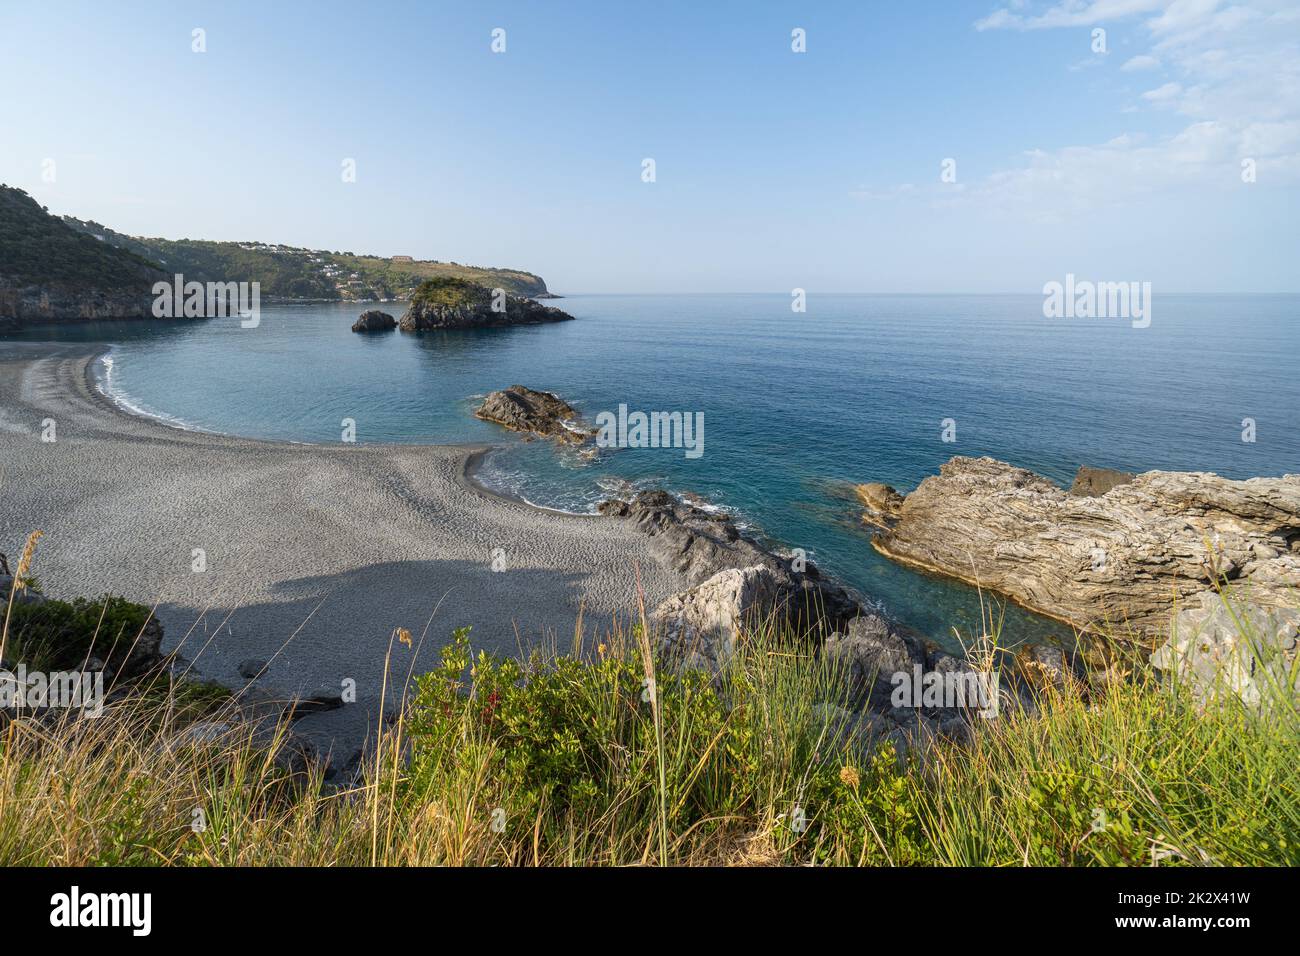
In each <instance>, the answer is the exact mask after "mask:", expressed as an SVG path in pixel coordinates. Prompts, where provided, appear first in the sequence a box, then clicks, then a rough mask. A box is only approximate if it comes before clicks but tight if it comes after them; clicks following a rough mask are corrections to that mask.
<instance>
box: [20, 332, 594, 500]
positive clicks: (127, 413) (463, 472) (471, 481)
mask: <svg viewBox="0 0 1300 956" xmlns="http://www.w3.org/2000/svg"><path fill="white" fill-rule="evenodd" d="M23 344H29V345H34V346H39V345H47V344H49V345H61V344H62V343H45V342H30V343H23ZM4 345H5V343H4V342H2V341H0V348H3V346H4ZM96 348H97V351H95V352H94V353H93V354H90V355H88V356H87V357H86V359H85V370H84V371H85V375H84V380H85V388H86V394H87V395H88V397H90V398H91V399H93V400H95V401H98V402H99V403H100V404H101V405H102V406H103V407H104V408H105V409H106V410H108V411H110V412H113V413H114V414H116V415H121V416H123V417H125V418H128V419H130V420H131V421H134V422H143V423H147V424H151V425H156V426H158V427H160V428H165V429H168V430H169V431H176V432H181V433H183V434H190V435H207V436H211V437H213V438H225V439H230V440H233V441H240V442H250V443H256V444H260V445H268V446H271V447H276V446H284V447H307V448H335V447H340V446H341V445H342V443H339V442H334V443H326V442H312V441H293V440H290V439H286V438H255V437H251V436H248V435H237V434H234V433H232V432H218V431H212V430H211V429H207V428H200V427H198V426H197V425H181V424H178V423H176V422H174V421H169V420H168V419H167V418H164V417H163V416H162V415H160V414H157V413H149V412H147V411H145V410H142V409H134V408H131V407H129V406H127V405H126V404H124V403H123V402H121V401H119V400H118V399H115V398H114V397H113V396H112V395H110V394H108V392H106V391H105V390H104V389H102V388H101V387H100V386H99V383H98V382H97V381H95V372H94V369H95V365H96V363H100V362H102V361H103V360H104V358H105V357H106V356H108V354H109V352H110V351H111V350H112V348H113V346H112V345H111V344H109V345H103V346H96ZM353 447H358V448H442V449H454V450H458V451H462V452H463V453H464V457H463V460H462V464H461V468H460V472H459V476H460V479H461V480H462V481H463V482H464V484H465V487H466V488H469V489H470V490H472V491H476V492H478V493H479V494H482V495H483V496H485V497H487V498H492V499H495V500H500V501H508V502H511V503H513V504H518V505H523V506H524V507H525V508H532V509H533V510H535V511H538V512H541V513H543V514H561V515H568V516H571V517H574V518H599V517H601V516H600V515H599V514H595V513H582V512H577V511H565V510H564V509H562V508H548V507H546V506H545V505H539V504H534V503H533V502H531V501H529V500H528V499H527V498H524V497H523V496H522V495H513V494H510V493H509V492H505V491H498V490H496V489H495V488H490V487H488V486H487V485H485V484H483V483H482V481H480V480H479V479H478V478H477V477H476V473H477V472H478V471H479V469H480V468H482V466H483V464H484V460H485V459H486V458H487V456H488V455H489V454H491V453H492V452H494V451H497V450H499V449H500V448H501V447H502V446H500V445H495V444H483V443H481V442H357V443H356V444H355V445H354V446H353Z"/></svg>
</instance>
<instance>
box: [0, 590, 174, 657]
mask: <svg viewBox="0 0 1300 956" xmlns="http://www.w3.org/2000/svg"><path fill="white" fill-rule="evenodd" d="M152 616H153V612H152V611H151V610H150V609H149V608H147V607H145V606H144V605H142V604H134V603H132V602H131V601H128V600H126V599H125V598H121V597H113V596H111V595H104V596H103V597H101V598H98V599H96V600H93V601H92V600H87V599H85V598H77V599H76V600H75V601H71V602H68V601H56V600H47V601H42V602H40V603H30V604H26V603H24V604H18V603H16V604H14V606H13V608H12V609H11V610H10V612H9V622H8V625H9V643H8V645H7V647H6V649H5V657H6V658H8V659H9V660H11V661H22V662H23V663H25V664H26V665H27V666H28V667H29V668H30V669H32V670H43V671H55V670H78V669H80V668H81V667H82V666H83V664H84V663H85V661H86V659H87V658H88V657H92V656H93V657H97V658H99V659H100V660H101V661H105V662H107V663H108V664H109V666H110V669H111V670H115V669H116V668H118V667H120V666H121V665H122V664H123V663H124V662H125V661H126V660H127V659H128V655H130V654H131V653H132V649H133V648H137V650H138V647H139V645H138V644H137V638H140V637H141V635H142V634H145V628H146V625H147V624H148V623H149V621H150V619H151V618H152Z"/></svg>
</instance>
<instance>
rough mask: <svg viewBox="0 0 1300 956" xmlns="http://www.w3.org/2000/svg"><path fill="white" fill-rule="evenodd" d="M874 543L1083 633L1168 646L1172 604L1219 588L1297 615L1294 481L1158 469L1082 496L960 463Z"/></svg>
mask: <svg viewBox="0 0 1300 956" xmlns="http://www.w3.org/2000/svg"><path fill="white" fill-rule="evenodd" d="M874 543H875V545H876V547H877V548H878V549H879V550H880V551H881V552H883V553H884V554H886V555H887V556H889V557H892V558H896V559H898V560H900V561H903V562H905V563H908V564H912V565H916V566H920V567H923V568H926V569H930V570H933V571H938V572H941V573H944V574H948V575H951V576H953V577H957V578H960V579H962V580H965V581H968V582H970V583H973V584H978V585H979V586H981V587H984V588H988V589H990V590H994V591H999V592H1001V593H1003V594H1006V595H1009V596H1010V597H1012V598H1014V599H1015V600H1017V601H1019V602H1020V603H1022V604H1024V605H1026V606H1027V607H1029V608H1031V609H1033V610H1036V611H1039V612H1041V613H1044V614H1048V615H1051V616H1053V617H1056V618H1059V619H1062V620H1065V621H1068V622H1070V623H1072V624H1074V625H1076V626H1078V627H1080V628H1085V629H1093V630H1098V631H1100V630H1111V629H1115V630H1117V631H1118V632H1119V633H1120V634H1121V635H1123V634H1129V635H1131V634H1134V633H1136V634H1139V635H1145V636H1160V637H1162V638H1163V636H1164V635H1165V634H1167V633H1168V630H1169V625H1170V622H1171V615H1172V612H1173V609H1174V606H1175V601H1178V602H1179V604H1180V605H1184V604H1187V603H1188V602H1189V601H1200V600H1201V598H1200V597H1199V596H1200V595H1201V594H1202V592H1211V591H1213V590H1214V589H1215V587H1216V586H1218V585H1221V584H1223V583H1227V584H1229V585H1231V587H1232V589H1233V590H1234V592H1236V593H1238V594H1239V595H1240V596H1241V597H1243V598H1246V599H1248V600H1249V601H1250V602H1251V603H1252V604H1255V605H1258V606H1263V607H1294V606H1295V597H1294V591H1293V589H1294V588H1295V587H1296V586H1297V584H1300V475H1290V476H1286V477H1283V478H1252V479H1249V480H1247V481H1232V480H1229V479H1227V478H1221V477H1219V476H1218V475H1214V474H1208V473H1203V472H1161V471H1150V472H1146V473H1145V474H1142V475H1138V476H1136V477H1135V478H1133V480H1132V481H1130V482H1128V483H1126V484H1116V485H1114V486H1113V487H1111V488H1110V490H1109V491H1107V492H1106V493H1105V494H1104V495H1102V496H1100V497H1087V496H1080V495H1073V494H1070V493H1068V492H1066V491H1064V490H1062V489H1061V488H1059V487H1058V486H1057V485H1055V484H1053V483H1052V482H1050V481H1048V480H1047V479H1046V478H1042V477H1040V476H1039V475H1036V474H1034V473H1033V472H1030V471H1026V470H1025V469H1023V468H1016V467H1013V466H1012V465H1008V464H1006V463H1004V462H1000V461H996V460H994V459H992V458H962V457H958V458H953V459H952V460H951V461H949V462H947V463H946V464H945V465H943V466H942V468H941V469H940V473H939V474H938V475H937V476H932V477H930V478H927V479H925V480H924V481H922V482H921V484H920V485H919V486H918V487H917V489H916V490H915V491H913V492H912V493H911V494H909V495H907V496H906V498H905V499H904V501H903V504H902V507H901V508H900V509H899V511H898V517H897V520H896V521H895V522H894V524H893V526H892V527H891V528H889V530H887V531H885V532H884V533H882V534H880V535H878V536H877V537H876V538H875V539H874Z"/></svg>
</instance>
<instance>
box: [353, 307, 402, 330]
mask: <svg viewBox="0 0 1300 956" xmlns="http://www.w3.org/2000/svg"><path fill="white" fill-rule="evenodd" d="M395 328H397V320H396V319H395V318H393V317H392V316H391V315H389V314H388V313H387V312H380V311H379V310H378V309H370V310H368V311H366V312H362V313H361V317H360V318H359V319H357V320H356V321H355V322H353V323H352V331H353V332H391V331H392V330H393V329H395Z"/></svg>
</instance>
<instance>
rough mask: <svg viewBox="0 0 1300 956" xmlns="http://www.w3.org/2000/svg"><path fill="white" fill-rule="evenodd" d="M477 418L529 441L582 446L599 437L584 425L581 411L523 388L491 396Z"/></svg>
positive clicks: (507, 389)
mask: <svg viewBox="0 0 1300 956" xmlns="http://www.w3.org/2000/svg"><path fill="white" fill-rule="evenodd" d="M474 417H475V418H481V419H483V420H484V421H485V422H495V423H496V424H498V425H501V426H502V427H504V428H508V429H510V430H511V431H515V432H522V433H523V434H525V435H528V436H530V437H531V436H536V437H538V438H552V439H555V440H556V441H558V442H562V443H565V444H571V445H581V444H582V443H583V442H585V441H586V440H587V439H588V438H590V437H591V436H592V435H594V434H596V433H595V431H593V430H592V429H590V428H588V427H586V426H585V425H583V424H581V421H582V416H581V415H580V414H579V413H578V410H577V409H576V408H574V407H573V406H572V405H570V404H569V403H568V402H566V401H565V400H564V399H562V398H560V396H558V395H555V394H553V393H551V392H541V391H538V390H537V389H532V388H528V387H527V386H524V385H511V386H510V387H509V388H505V389H502V390H500V391H497V392H490V393H488V395H487V397H486V398H484V399H483V402H482V404H481V405H479V407H478V409H477V410H476V411H475V412H474Z"/></svg>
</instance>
